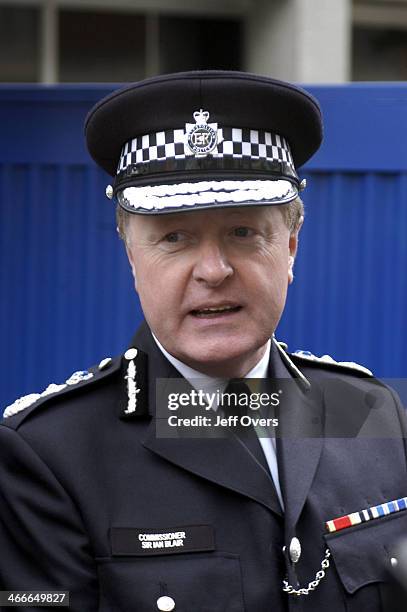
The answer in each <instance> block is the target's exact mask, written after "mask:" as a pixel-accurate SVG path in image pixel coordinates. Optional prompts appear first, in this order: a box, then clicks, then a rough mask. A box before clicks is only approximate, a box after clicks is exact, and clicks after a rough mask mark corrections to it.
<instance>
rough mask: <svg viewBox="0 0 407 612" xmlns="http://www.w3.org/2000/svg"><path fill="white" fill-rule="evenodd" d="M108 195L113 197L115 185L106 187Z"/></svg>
mask: <svg viewBox="0 0 407 612" xmlns="http://www.w3.org/2000/svg"><path fill="white" fill-rule="evenodd" d="M106 197H107V198H109V200H111V199H112V198H113V187H112V186H111V185H108V186H107V187H106Z"/></svg>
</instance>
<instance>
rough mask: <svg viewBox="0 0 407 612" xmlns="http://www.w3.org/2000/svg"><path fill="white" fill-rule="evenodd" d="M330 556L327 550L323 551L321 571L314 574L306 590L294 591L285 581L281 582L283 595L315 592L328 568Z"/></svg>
mask: <svg viewBox="0 0 407 612" xmlns="http://www.w3.org/2000/svg"><path fill="white" fill-rule="evenodd" d="M330 556H331V552H330V550H329V548H327V549H326V550H325V557H324V558H323V559H322V562H321V569H320V570H319V571H318V572H317V573H316V574H315V578H314V580H312V581H311V582H310V583H309V584H308V586H307V587H306V588H301V589H294V587H292V586H291V584H288V582H287V580H283V585H284V586H283V591H284V593H288V594H289V595H297V596H298V597H299V596H300V595H309V594H310V593H311V591H315V589H316V588H317V586H318V585H319V583H320V582H321V580H322V578H324V577H325V570H327V569H328V567H329V557H330Z"/></svg>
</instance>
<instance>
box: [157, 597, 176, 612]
mask: <svg viewBox="0 0 407 612" xmlns="http://www.w3.org/2000/svg"><path fill="white" fill-rule="evenodd" d="M157 608H158V609H159V610H161V612H171V610H175V601H174V600H173V598H172V597H168V595H163V596H162V597H159V598H158V599H157Z"/></svg>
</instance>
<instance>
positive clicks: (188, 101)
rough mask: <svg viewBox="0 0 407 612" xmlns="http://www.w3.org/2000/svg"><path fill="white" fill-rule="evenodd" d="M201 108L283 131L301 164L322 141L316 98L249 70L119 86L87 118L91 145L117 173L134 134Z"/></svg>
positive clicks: (215, 116) (221, 118)
mask: <svg viewBox="0 0 407 612" xmlns="http://www.w3.org/2000/svg"><path fill="white" fill-rule="evenodd" d="M198 109H205V110H208V111H209V112H210V121H213V122H216V123H218V124H219V126H233V127H241V128H249V129H253V130H254V129H262V130H266V131H269V132H274V133H277V134H279V135H281V136H284V137H285V138H286V139H287V141H288V143H289V145H290V147H291V153H292V156H293V160H294V164H295V166H296V167H297V168H298V167H300V166H302V165H303V164H304V163H305V162H306V161H307V160H308V159H309V158H310V157H311V156H312V155H313V154H314V153H315V152H316V151H317V149H318V148H319V146H320V144H321V141H322V118H321V110H320V107H319V105H318V102H317V101H316V100H315V98H313V97H312V96H311V95H310V94H309V93H307V92H306V91H304V90H303V89H301V88H299V87H297V86H294V85H291V84H289V83H285V82H282V81H278V80H275V79H271V78H268V77H265V76H258V75H254V74H249V73H245V72H229V71H217V70H208V71H206V70H205V71H196V72H180V73H176V74H167V75H162V76H159V77H154V78H151V79H146V80H144V81H140V82H138V83H133V84H131V85H129V86H127V87H125V88H122V89H119V90H117V91H115V92H113V93H112V94H110V95H109V96H107V97H105V98H103V99H102V100H101V101H100V102H98V103H97V104H96V105H95V106H94V107H93V108H92V110H91V111H90V112H89V114H88V116H87V118H86V122H85V134H86V142H87V146H88V150H89V152H90V154H91V156H92V157H93V159H94V160H95V162H96V163H97V164H98V165H99V166H101V167H102V168H103V169H104V170H106V171H107V172H108V173H109V174H110V175H111V176H115V174H116V169H117V165H118V160H119V157H120V153H121V149H122V147H123V145H124V144H125V143H126V142H128V141H129V140H130V139H131V138H134V137H136V136H140V135H144V134H150V133H154V132H158V131H161V130H167V129H175V128H182V127H183V126H184V125H185V123H186V122H193V119H192V113H193V111H196V110H198Z"/></svg>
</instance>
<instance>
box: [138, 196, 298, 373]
mask: <svg viewBox="0 0 407 612" xmlns="http://www.w3.org/2000/svg"><path fill="white" fill-rule="evenodd" d="M127 241H128V246H127V253H128V256H129V260H130V264H131V267H132V271H133V275H134V278H135V286H136V290H137V292H138V294H139V297H140V302H141V306H142V308H143V312H144V315H145V317H146V320H147V323H148V325H149V327H150V329H151V330H152V332H153V333H154V334H155V336H156V337H157V338H158V340H159V341H160V342H161V344H162V345H163V346H164V348H165V349H166V350H167V351H168V352H169V353H170V354H171V355H173V356H174V357H176V358H177V359H179V360H181V361H183V362H184V363H186V364H188V365H189V366H191V367H192V368H194V369H196V370H198V371H200V372H203V373H206V374H209V375H210V376H220V377H232V376H233V377H241V376H244V375H245V374H247V372H248V371H250V369H251V368H252V367H254V366H255V365H256V363H257V362H258V361H259V360H260V358H261V357H262V355H263V354H264V350H265V345H266V343H267V340H268V339H269V338H270V337H271V335H272V333H273V332H274V330H275V328H276V326H277V323H278V321H279V319H280V316H281V314H282V311H283V308H284V304H285V299H286V294H287V287H288V284H289V283H290V282H291V281H292V263H293V256H294V255H295V251H296V248H297V232H296V233H290V230H289V229H288V228H287V226H286V224H285V222H284V219H283V215H282V211H281V209H280V207H276V206H263V207H260V206H258V207H248V206H246V207H244V206H242V207H236V208H235V207H234V208H223V209H217V210H211V211H207V210H205V211H193V212H182V213H171V214H166V215H154V216H141V215H133V216H132V217H131V218H130V220H129V224H128V227H127Z"/></svg>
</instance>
